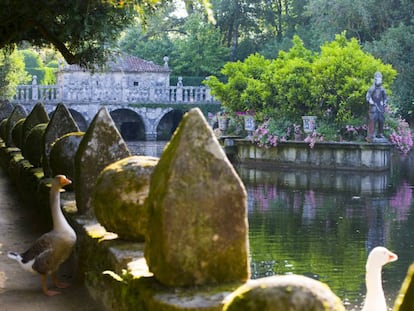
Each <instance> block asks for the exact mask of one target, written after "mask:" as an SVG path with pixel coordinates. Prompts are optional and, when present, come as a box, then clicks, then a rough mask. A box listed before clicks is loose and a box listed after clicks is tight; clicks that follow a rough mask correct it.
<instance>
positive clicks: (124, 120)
mask: <svg viewBox="0 0 414 311" xmlns="http://www.w3.org/2000/svg"><path fill="white" fill-rule="evenodd" d="M110 114H111V117H112V120H113V121H114V123H115V125H116V127H117V128H118V130H119V132H120V133H121V136H122V138H123V139H124V140H125V141H133V140H145V125H144V122H143V121H142V118H141V116H140V115H139V114H137V113H136V112H134V111H132V110H129V109H117V110H114V111H111V113H110Z"/></svg>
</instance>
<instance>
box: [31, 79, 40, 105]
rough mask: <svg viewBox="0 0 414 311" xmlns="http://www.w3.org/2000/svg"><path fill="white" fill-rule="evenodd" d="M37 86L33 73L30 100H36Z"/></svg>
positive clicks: (37, 97)
mask: <svg viewBox="0 0 414 311" xmlns="http://www.w3.org/2000/svg"><path fill="white" fill-rule="evenodd" d="M38 92H39V88H38V86H37V76H36V75H34V76H33V80H32V98H31V99H32V100H38V99H39V94H38Z"/></svg>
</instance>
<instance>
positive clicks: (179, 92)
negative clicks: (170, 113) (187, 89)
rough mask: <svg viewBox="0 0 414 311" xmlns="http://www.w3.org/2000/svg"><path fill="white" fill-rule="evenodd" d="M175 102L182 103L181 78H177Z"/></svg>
mask: <svg viewBox="0 0 414 311" xmlns="http://www.w3.org/2000/svg"><path fill="white" fill-rule="evenodd" d="M175 100H176V101H177V102H182V101H183V77H178V82H177V92H176V98H175Z"/></svg>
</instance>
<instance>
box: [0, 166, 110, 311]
mask: <svg viewBox="0 0 414 311" xmlns="http://www.w3.org/2000/svg"><path fill="white" fill-rule="evenodd" d="M44 232H45V230H44V229H42V228H40V227H39V225H38V224H37V222H36V213H35V211H33V210H32V211H31V210H30V206H25V205H23V204H22V203H21V201H20V200H19V196H18V194H17V193H16V190H15V189H14V187H13V185H12V184H11V183H10V181H9V179H8V177H7V175H6V174H5V172H4V171H3V169H1V168H0V310H1V311H26V310H30V311H48V310H50V311H52V310H53V311H56V310H59V311H66V310H76V311H101V310H103V309H102V308H100V307H98V306H97V304H96V303H95V302H94V301H93V300H92V299H91V298H90V297H89V295H88V292H87V290H86V288H85V287H84V286H83V285H82V284H81V283H80V282H79V281H77V280H74V279H73V278H72V277H71V270H72V267H71V265H70V263H67V264H66V265H65V266H64V267H62V271H61V279H62V280H64V281H67V282H70V283H72V286H71V287H69V288H66V289H62V290H60V291H61V292H62V294H60V295H57V296H54V297H47V296H45V295H44V294H43V293H42V290H41V283H40V277H39V276H38V275H34V274H31V273H29V272H26V271H24V270H23V269H21V268H20V266H19V265H18V263H17V262H15V261H13V260H11V259H9V258H8V257H7V252H8V251H18V252H21V251H24V250H25V249H26V248H27V247H28V246H30V245H31V243H32V242H33V241H34V240H35V239H36V238H37V237H39V236H40V235H41V234H42V233H44Z"/></svg>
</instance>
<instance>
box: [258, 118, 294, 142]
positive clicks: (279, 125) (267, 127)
mask: <svg viewBox="0 0 414 311" xmlns="http://www.w3.org/2000/svg"><path fill="white" fill-rule="evenodd" d="M299 129H300V127H299V128H298V126H297V125H295V124H289V123H288V122H287V121H285V120H278V121H276V120H274V119H272V118H269V119H267V120H265V121H264V122H263V123H262V124H260V125H259V126H258V127H257V128H256V130H255V131H254V132H253V135H252V137H251V141H252V142H253V143H255V144H257V145H258V146H259V147H267V148H269V147H276V146H277V144H278V143H279V142H282V141H287V140H290V139H291V138H293V135H294V134H295V133H297V132H298V131H299Z"/></svg>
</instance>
